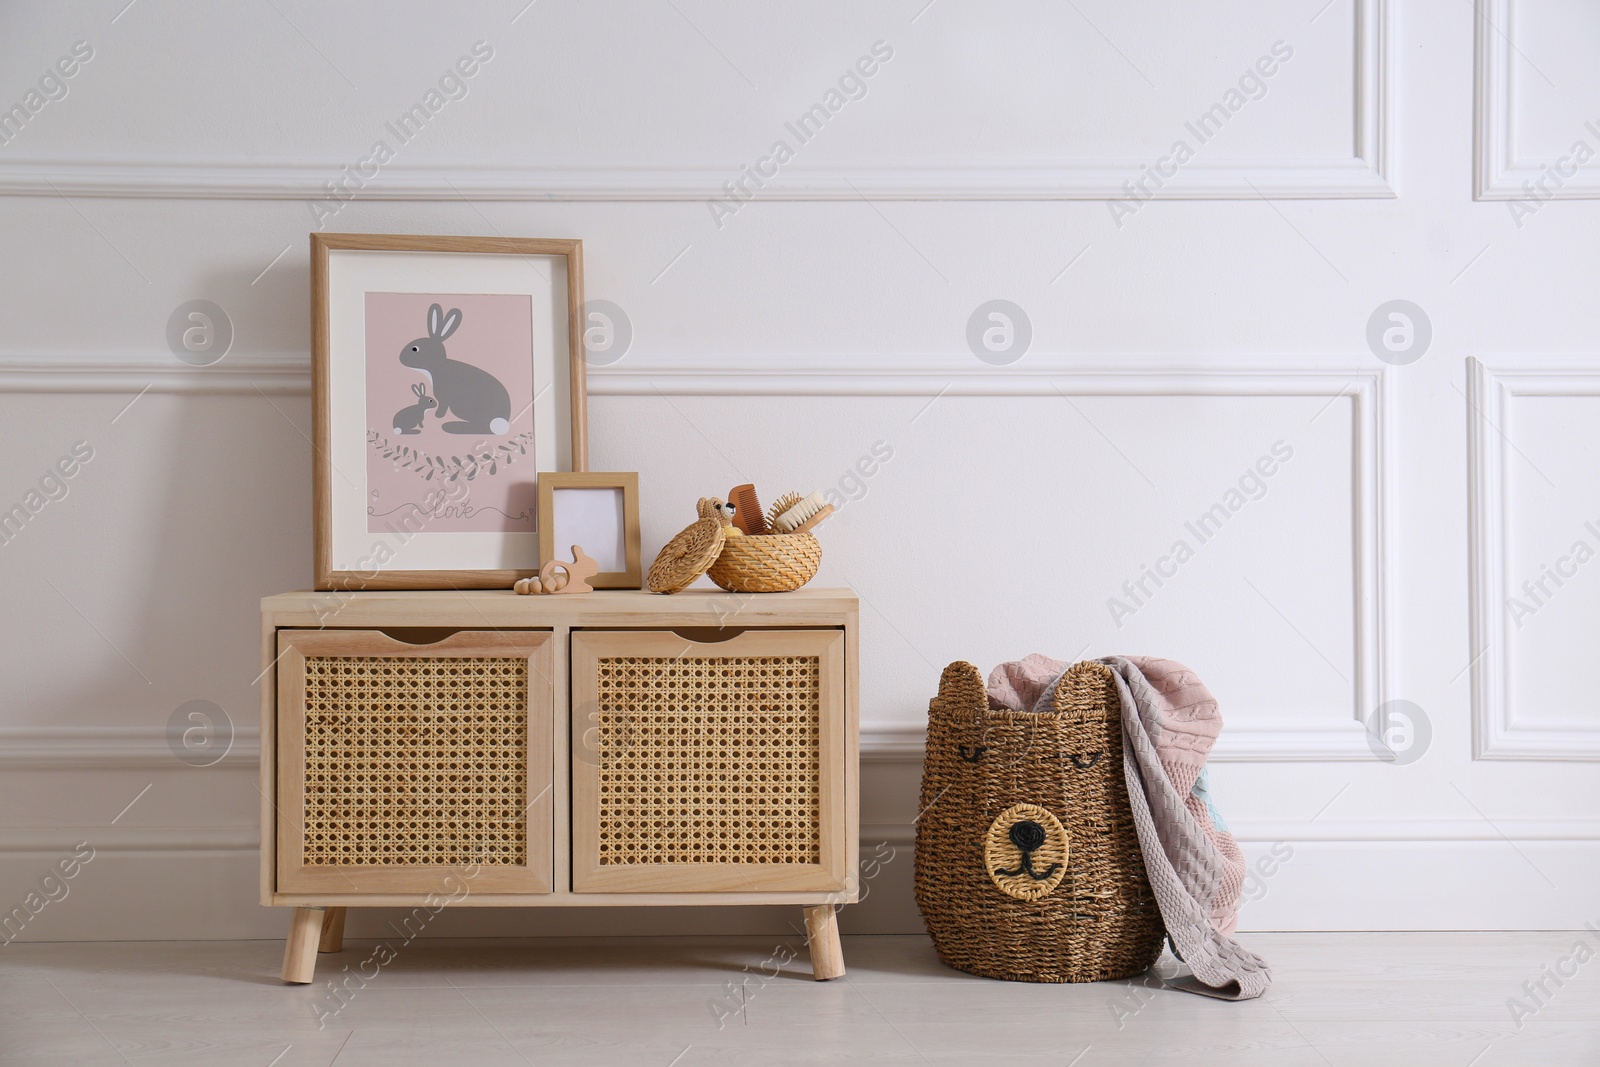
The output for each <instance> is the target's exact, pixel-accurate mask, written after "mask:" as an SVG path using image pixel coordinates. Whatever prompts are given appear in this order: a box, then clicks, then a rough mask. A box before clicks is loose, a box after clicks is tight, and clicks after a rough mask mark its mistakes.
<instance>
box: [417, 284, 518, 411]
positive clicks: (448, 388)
mask: <svg viewBox="0 0 1600 1067" xmlns="http://www.w3.org/2000/svg"><path fill="white" fill-rule="evenodd" d="M460 325H461V310H460V309H459V308H451V309H450V313H449V314H448V315H447V314H445V312H444V309H443V308H441V307H440V306H439V305H438V304H434V305H433V306H431V307H429V308H428V336H426V337H419V338H417V339H416V340H415V341H412V342H411V343H410V344H408V345H406V346H405V347H404V348H403V349H401V350H400V363H401V365H402V366H406V367H412V368H415V369H416V370H420V371H421V372H422V373H424V374H426V375H427V376H428V381H429V382H431V383H432V385H433V395H434V396H435V397H436V398H437V400H438V411H437V412H436V414H437V415H438V417H439V418H441V419H442V418H444V416H445V413H446V412H449V413H450V414H452V415H454V416H455V417H456V419H457V420H458V421H456V422H447V423H445V424H444V426H443V427H442V429H443V430H444V431H445V432H446V433H475V434H503V433H505V432H506V431H507V430H509V429H511V394H510V393H508V392H506V387H505V386H504V385H501V384H500V379H498V378H496V377H495V376H494V375H492V374H490V373H489V372H488V371H486V370H483V369H481V368H479V367H474V366H473V365H472V364H470V363H462V362H461V361H460V360H456V359H451V358H450V357H449V356H448V355H446V354H445V350H444V342H445V339H446V338H448V337H449V336H450V335H451V334H453V333H455V332H456V328H457V327H459V326H460ZM407 410H410V409H407ZM419 425H420V421H419Z"/></svg>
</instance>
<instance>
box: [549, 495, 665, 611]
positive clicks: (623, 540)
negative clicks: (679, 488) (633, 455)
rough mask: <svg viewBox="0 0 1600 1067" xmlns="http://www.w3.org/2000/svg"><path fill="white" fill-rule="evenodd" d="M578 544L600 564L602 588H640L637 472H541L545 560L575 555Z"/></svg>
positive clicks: (598, 582)
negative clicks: (573, 552) (573, 549)
mask: <svg viewBox="0 0 1600 1067" xmlns="http://www.w3.org/2000/svg"><path fill="white" fill-rule="evenodd" d="M573 545H580V546H582V548H583V551H584V552H585V553H586V554H587V555H588V556H589V557H590V558H592V559H593V560H595V561H596V562H597V563H599V564H600V573H599V574H597V575H595V576H594V577H593V578H590V579H589V584H590V585H592V586H594V587H595V588H596V589H638V588H639V587H640V585H641V584H642V579H641V576H642V574H643V571H642V570H641V568H640V565H639V475H638V474H637V473H635V472H633V471H611V472H605V471H590V472H585V473H572V474H569V473H564V472H557V471H541V472H539V561H540V563H548V562H549V561H550V560H552V559H558V560H566V559H570V558H571V553H572V546H573Z"/></svg>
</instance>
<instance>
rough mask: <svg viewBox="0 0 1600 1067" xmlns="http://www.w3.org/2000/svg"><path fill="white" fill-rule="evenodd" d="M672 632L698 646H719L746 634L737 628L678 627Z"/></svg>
mask: <svg viewBox="0 0 1600 1067" xmlns="http://www.w3.org/2000/svg"><path fill="white" fill-rule="evenodd" d="M672 632H673V633H674V634H676V635H677V636H679V637H681V638H683V639H684V640H685V641H693V642H694V643H695V644H697V645H719V644H721V643H722V642H724V641H732V640H733V639H734V638H735V637H739V636H741V635H743V634H744V630H743V629H742V628H740V627H736V626H678V627H674V628H673V630H672Z"/></svg>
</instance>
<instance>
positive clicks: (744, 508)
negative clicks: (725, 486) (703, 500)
mask: <svg viewBox="0 0 1600 1067" xmlns="http://www.w3.org/2000/svg"><path fill="white" fill-rule="evenodd" d="M728 503H730V504H732V505H733V524H734V525H735V526H737V527H739V529H740V530H741V531H743V532H744V533H747V534H756V535H760V534H767V533H771V532H772V531H771V530H769V529H767V520H766V519H765V518H763V517H762V515H761V501H760V499H758V498H757V497H756V487H755V486H753V485H736V486H734V487H733V488H732V489H729V490H728Z"/></svg>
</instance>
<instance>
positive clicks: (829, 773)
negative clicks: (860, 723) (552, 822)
mask: <svg viewBox="0 0 1600 1067" xmlns="http://www.w3.org/2000/svg"><path fill="white" fill-rule="evenodd" d="M844 648H845V638H844V633H843V631H840V630H760V631H748V632H746V633H743V634H740V635H739V636H736V637H733V638H731V639H729V640H727V641H720V642H700V641H696V640H693V639H691V638H688V637H685V636H681V635H679V634H676V633H672V632H670V631H665V632H659V631H626V632H623V631H616V632H607V631H582V632H577V633H574V634H573V635H572V673H571V684H572V720H571V721H572V730H571V737H572V888H573V891H574V892H577V893H584V892H622V893H629V892H637V893H647V892H659V893H669V892H673V893H675V892H716V891H744V892H781V891H795V890H838V889H843V888H844V886H845V878H846V875H847V873H848V864H847V862H846V860H845V847H846V803H845V800H846V798H845V783H846V774H845V769H846V768H845V760H846V758H847V757H846V745H845V674H844V670H845V667H844V663H845V657H844Z"/></svg>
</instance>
